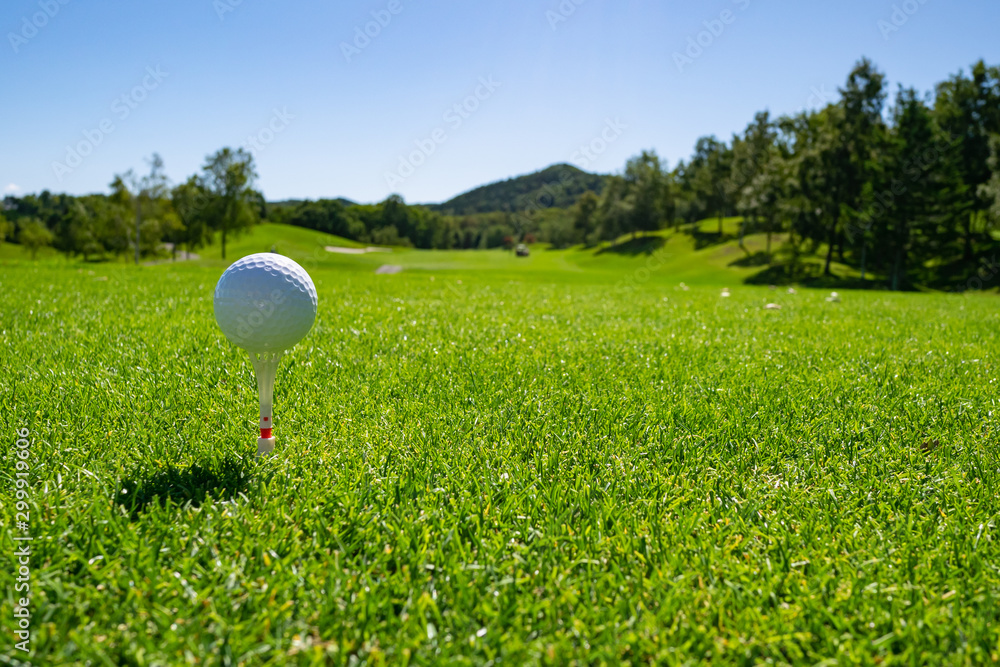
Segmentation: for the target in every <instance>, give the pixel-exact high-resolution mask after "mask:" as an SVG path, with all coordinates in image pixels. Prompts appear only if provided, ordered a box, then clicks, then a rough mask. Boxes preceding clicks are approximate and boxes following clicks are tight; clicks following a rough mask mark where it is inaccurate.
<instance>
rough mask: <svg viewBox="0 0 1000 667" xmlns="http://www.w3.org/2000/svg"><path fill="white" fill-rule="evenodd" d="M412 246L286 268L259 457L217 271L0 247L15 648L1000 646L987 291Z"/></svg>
mask: <svg viewBox="0 0 1000 667" xmlns="http://www.w3.org/2000/svg"><path fill="white" fill-rule="evenodd" d="M570 252H576V251H570ZM239 254H240V253H236V254H235V255H232V257H233V258H235V257H236V256H238V255H239ZM439 255H440V258H441V259H440V261H441V262H445V263H446V260H448V258H449V257H458V258H459V259H455V260H452V261H455V262H458V263H459V264H461V263H462V262H467V264H466V265H465V266H464V267H460V266H452V267H451V268H449V267H448V266H442V265H437V264H435V262H438V261H439V260H438V259H435V257H437V256H436V255H434V254H430V253H429V254H427V255H421V254H419V253H410V254H408V253H393V255H391V256H390V258H375V257H374V255H365V256H357V257H355V256H338V257H334V258H330V259H329V260H328V259H327V258H326V257H325V256H323V257H322V261H320V259H317V260H316V261H315V262H314V263H313V265H312V266H311V267H310V271H311V272H312V274H313V277H314V279H315V281H316V283H317V287H318V290H319V315H318V319H317V322H316V325H315V327H314V329H313V330H312V332H311V333H310V334H309V336H308V337H307V338H306V340H305V341H304V342H303V343H301V344H300V345H299V346H298V347H296V348H295V349H294V350H292V351H291V353H290V354H289V355H288V356H287V357H286V358H285V359H284V360H283V362H282V364H281V367H280V370H279V374H278V379H277V385H276V389H275V411H274V414H275V421H276V431H275V433H276V436H277V438H278V446H277V450H276V455H275V456H273V457H271V458H267V459H263V460H257V459H255V457H254V454H255V451H256V436H257V434H256V431H255V427H256V424H257V394H256V389H255V386H254V384H253V378H252V374H251V367H250V364H249V362H248V360H247V357H246V354H245V353H243V352H242V351H241V350H238V349H236V348H234V347H232V346H231V345H230V344H229V343H228V342H226V341H225V339H224V338H223V337H222V335H221V333H220V332H219V331H218V329H217V327H216V325H215V322H214V319H213V315H212V290H213V288H214V285H215V282H216V280H217V279H218V276H219V275H220V274H221V271H222V268H223V267H224V265H225V264H224V263H221V262H214V263H210V265H207V266H201V265H197V264H192V265H178V266H156V267H143V268H140V269H136V268H133V267H124V266H94V267H79V266H75V265H70V264H67V265H44V264H43V265H39V266H35V265H32V264H30V263H23V264H17V265H7V266H4V267H0V284H2V290H0V322H2V325H0V329H2V330H3V338H2V345H0V360H2V364H3V368H4V380H3V384H2V391H0V401H2V405H0V407H2V422H3V432H4V433H5V434H6V436H5V437H6V440H7V443H8V444H7V445H6V447H5V450H4V452H3V453H2V454H0V460H2V462H3V463H2V466H3V472H4V479H3V486H2V491H0V499H2V507H3V517H4V520H5V523H6V526H7V527H8V531H7V532H8V535H9V536H13V535H20V534H21V533H20V531H16V530H14V528H13V526H14V520H15V509H14V481H13V480H14V472H15V461H16V460H17V459H16V457H15V454H14V445H13V442H14V439H15V437H16V436H15V430H16V429H21V428H27V429H29V430H30V433H31V435H30V439H31V458H30V465H31V478H30V480H31V487H30V501H29V505H30V531H29V533H30V535H31V536H32V537H33V538H34V540H33V542H31V548H32V555H31V586H32V592H33V597H32V601H31V611H32V619H31V629H32V632H33V635H32V644H31V647H32V655H31V656H30V658H31V660H32V663H33V664H56V665H58V664H87V663H89V664H94V665H102V664H106V665H118V664H134V665H154V664H162V665H166V664H170V665H173V664H247V665H263V664H267V665H280V664H384V663H391V664H405V663H409V664H441V663H448V664H485V663H488V662H491V661H492V664H513V665H520V664H566V663H569V662H572V661H575V662H577V663H579V664H593V663H600V662H602V661H603V662H607V663H608V664H616V663H620V662H626V663H632V664H639V663H657V664H683V663H695V662H697V661H702V660H705V661H709V660H710V661H712V662H713V663H715V664H754V663H757V662H767V663H772V664H808V665H814V664H818V663H823V664H855V663H857V664H872V663H876V662H878V663H880V664H893V663H896V662H898V663H900V664H938V663H949V664H980V663H984V662H990V661H996V660H998V659H1000V605H998V602H997V601H998V599H1000V569H998V567H1000V566H998V563H1000V542H998V536H997V516H998V511H1000V499H998V493H1000V478H998V463H1000V462H998V453H997V452H998V449H997V445H998V414H997V410H998V406H997V394H998V389H1000V382H998V380H997V378H998V377H1000V373H998V366H997V360H998V359H1000V354H998V353H1000V343H998V338H997V332H998V331H1000V309H998V308H997V301H996V298H995V297H992V296H984V295H978V296H977V295H967V296H960V295H924V294H887V293H874V292H870V293H846V294H844V295H843V301H842V302H841V303H829V302H827V301H825V300H824V297H825V295H826V293H820V292H815V291H806V290H803V291H800V293H798V294H788V293H786V292H785V291H784V290H776V291H771V290H768V289H767V288H753V287H743V286H740V285H738V284H737V281H733V282H732V284H729V285H728V286H729V287H730V289H731V291H732V296H731V297H729V298H722V297H720V295H719V289H718V288H717V287H713V286H708V285H705V286H696V287H694V288H692V289H690V290H689V291H684V290H682V289H680V288H679V287H678V285H677V283H678V279H677V277H676V276H675V275H673V274H671V273H670V272H669V271H668V270H667V269H663V268H658V267H655V266H654V267H653V268H651V269H650V268H649V266H648V265H646V264H645V262H647V258H644V257H639V258H622V257H610V258H608V260H607V263H606V264H603V265H602V264H601V263H600V261H599V260H600V259H601V257H595V256H592V255H588V257H589V259H588V260H587V261H590V262H592V264H591V265H590V266H588V267H586V268H585V269H584V270H574V269H573V268H572V267H562V268H560V267H559V266H558V265H557V260H555V259H552V260H542V261H543V262H548V263H547V264H536V265H532V264H520V265H518V264H513V263H511V264H508V263H507V262H513V261H514V260H508V259H507V257H505V256H502V255H500V254H499V253H487V255H486V259H485V260H484V263H483V266H484V267H486V268H484V269H482V270H475V269H474V265H473V263H472V260H467V259H464V258H465V257H466V255H464V254H462V253H454V254H453V255H448V254H446V253H440V254H439ZM540 255H544V251H543V252H536V253H533V255H532V258H529V259H535V258H537V257H538V256H540ZM408 256H409V257H410V258H411V259H409V260H403V261H397V260H398V259H399V257H404V258H405V257H408ZM564 256H565V255H564ZM553 257H555V255H554V256H553ZM580 257H583V255H582V254H581V255H580ZM306 259H308V258H306ZM431 260H433V261H431ZM304 261H305V260H304ZM328 261H329V262H330V263H329V264H328V263H327V262H328ZM420 261H423V262H425V263H426V264H427V265H426V266H424V267H423V268H421V266H419V265H418V264H419V262H420ZM348 262H355V263H354V264H344V266H340V265H339V264H338V263H348ZM371 262H377V263H400V264H403V263H407V264H408V268H407V270H406V271H404V272H403V273H401V274H399V275H391V276H377V275H373V274H372V272H371V268H372V267H371V265H370V264H369V263H371ZM215 264H218V266H216V265H215ZM376 265H377V264H376ZM576 265H577V269H579V268H580V265H579V263H578V262H576ZM533 266H540V267H542V268H539V269H538V270H535V269H533V268H531V267H533ZM518 267H525V268H523V269H522V270H520V273H519V269H518ZM602 267H603V268H602ZM347 268H350V269H351V270H347ZM644 268H645V272H644V271H643V270H644ZM91 271H92V272H93V273H91ZM101 278H106V280H102V279H101ZM713 280H715V279H714V278H712V277H706V278H705V282H706V283H708V284H710V283H711V282H712V281H713ZM768 302H774V303H777V304H779V305H781V306H782V308H781V309H780V310H766V309H765V308H764V306H765V304H767V303H768ZM12 544H13V543H12V542H11V541H10V540H9V539H8V541H7V545H8V553H10V552H11V551H12V550H13V547H12V546H11V545H12ZM14 576H15V563H14V558H13V556H10V557H8V559H7V566H6V567H4V568H0V590H2V591H3V597H2V598H0V619H2V621H0V623H2V627H3V629H4V636H5V637H7V640H6V641H7V645H6V647H5V651H6V654H7V655H9V656H13V657H15V658H22V659H23V656H21V655H19V654H17V653H15V652H14V650H13V649H12V648H11V647H12V645H13V642H14V639H13V629H14V621H13V616H12V606H13V604H14V602H15V600H16V594H15V593H14ZM823 661H826V662H825V663H824V662H823Z"/></svg>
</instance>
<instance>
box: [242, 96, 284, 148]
mask: <svg viewBox="0 0 1000 667" xmlns="http://www.w3.org/2000/svg"><path fill="white" fill-rule="evenodd" d="M293 120H295V116H293V115H292V114H290V113H288V107H282V108H280V109H278V108H277V107H275V108H274V110H273V113H272V114H271V119H270V120H269V121H268V122H267V124H266V125H264V126H263V127H262V128H260V129H259V130H257V132H256V133H254V134H251V135H248V136H247V138H246V141H245V143H244V144H243V149H244V150H246V151H247V152H248V153H250V154H251V155H253V156H254V157H256V156H257V155H259V154H260V153H263V152H264V149H265V148H267V147H268V146H269V145H270V144H271V142H273V141H274V138H275V137H276V136H278V135H279V134H281V133H282V132H284V131H285V130H286V129H288V126H289V125H291V123H292V121H293Z"/></svg>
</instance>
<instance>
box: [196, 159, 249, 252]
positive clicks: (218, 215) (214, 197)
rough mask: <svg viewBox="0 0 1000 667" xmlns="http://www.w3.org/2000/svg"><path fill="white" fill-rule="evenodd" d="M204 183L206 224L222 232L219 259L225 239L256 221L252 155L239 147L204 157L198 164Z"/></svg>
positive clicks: (224, 248)
mask: <svg viewBox="0 0 1000 667" xmlns="http://www.w3.org/2000/svg"><path fill="white" fill-rule="evenodd" d="M202 171H203V172H204V176H203V179H204V185H205V188H206V189H207V190H208V192H209V193H210V200H211V201H210V205H209V206H208V207H207V209H206V214H207V215H208V221H209V225H210V226H211V227H212V228H214V229H217V230H219V231H220V232H221V233H222V258H223V259H225V258H226V239H227V236H228V234H229V233H230V232H234V233H239V232H240V231H242V230H244V229H247V228H249V227H250V226H252V225H253V224H254V223H255V222H256V221H257V219H258V218H257V211H256V210H255V208H254V206H253V202H254V201H256V194H255V193H254V190H253V184H254V182H255V181H256V179H257V172H256V170H255V169H254V164H253V155H252V154H251V153H249V152H248V151H246V150H245V149H243V148H240V149H237V150H235V151H234V150H232V149H231V148H222V149H220V150H218V151H216V152H215V153H214V154H213V155H210V156H208V157H207V158H206V160H205V164H204V165H203V166H202Z"/></svg>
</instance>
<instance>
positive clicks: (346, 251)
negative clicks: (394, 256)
mask: <svg viewBox="0 0 1000 667" xmlns="http://www.w3.org/2000/svg"><path fill="white" fill-rule="evenodd" d="M323 249H324V250H326V251H327V252H335V253H339V254H341V255H364V254H365V253H367V252H392V248H376V247H374V246H368V247H367V248H341V247H340V246H335V245H328V246H326V247H325V248H323Z"/></svg>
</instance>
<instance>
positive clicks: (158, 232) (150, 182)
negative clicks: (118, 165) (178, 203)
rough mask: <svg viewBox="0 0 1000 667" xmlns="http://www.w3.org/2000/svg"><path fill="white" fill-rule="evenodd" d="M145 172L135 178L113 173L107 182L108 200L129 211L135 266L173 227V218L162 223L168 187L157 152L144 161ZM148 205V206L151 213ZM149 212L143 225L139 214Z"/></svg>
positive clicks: (127, 173)
mask: <svg viewBox="0 0 1000 667" xmlns="http://www.w3.org/2000/svg"><path fill="white" fill-rule="evenodd" d="M147 163H148V164H149V173H148V174H147V175H145V176H141V177H140V176H137V175H136V173H135V172H134V171H133V170H131V169H129V170H128V171H126V172H125V173H123V174H116V175H115V178H114V180H113V181H112V182H111V191H112V198H113V199H114V200H115V202H116V203H117V204H118V205H119V206H120V207H121V208H122V209H123V210H124V209H125V208H126V207H131V208H132V209H133V213H132V219H133V221H134V225H135V237H134V243H135V263H136V264H138V263H139V257H140V255H141V254H142V251H143V249H144V248H145V250H146V253H147V254H151V253H155V252H156V250H157V248H158V247H159V245H160V239H161V238H162V233H163V230H164V228H165V227H166V228H170V227H172V226H174V225H175V224H176V218H171V219H169V220H164V217H165V215H166V214H165V212H164V210H163V206H164V202H165V201H166V197H167V195H168V192H169V190H168V185H169V182H168V180H167V176H166V174H165V173H164V172H163V158H161V157H160V155H159V153H153V157H152V158H150V159H149V160H147ZM150 206H152V209H151V210H148V211H147V209H150ZM144 213H150V214H151V215H153V216H154V217H153V218H152V219H151V220H147V221H146V222H145V223H144V222H143V214H144Z"/></svg>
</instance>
